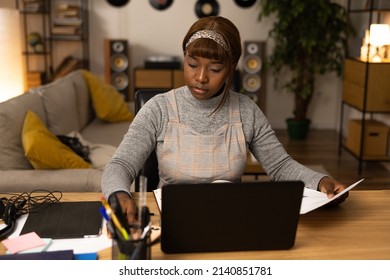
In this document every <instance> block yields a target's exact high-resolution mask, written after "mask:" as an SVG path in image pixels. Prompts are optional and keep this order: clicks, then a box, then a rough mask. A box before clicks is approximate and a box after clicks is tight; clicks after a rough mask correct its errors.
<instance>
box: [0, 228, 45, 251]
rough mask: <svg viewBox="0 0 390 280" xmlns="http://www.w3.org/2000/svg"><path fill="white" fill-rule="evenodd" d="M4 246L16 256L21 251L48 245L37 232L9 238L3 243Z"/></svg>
mask: <svg viewBox="0 0 390 280" xmlns="http://www.w3.org/2000/svg"><path fill="white" fill-rule="evenodd" d="M2 243H3V245H4V246H5V247H6V248H7V249H8V251H10V252H11V253H12V254H16V253H18V252H20V251H24V250H28V249H32V248H35V247H40V246H44V245H45V244H46V243H45V241H44V240H43V239H41V238H40V237H39V236H38V235H37V234H36V233H35V232H30V233H26V234H23V235H19V236H17V237H14V238H8V239H6V240H4V241H2Z"/></svg>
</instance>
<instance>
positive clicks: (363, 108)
mask: <svg viewBox="0 0 390 280" xmlns="http://www.w3.org/2000/svg"><path fill="white" fill-rule="evenodd" d="M387 2H388V1H378V0H360V1H359V0H353V1H352V0H348V13H349V16H350V20H351V23H352V24H353V26H354V27H355V31H356V35H355V36H352V35H351V36H349V38H348V52H347V56H346V59H345V64H344V80H343V97H342V104H341V114H340V132H339V154H340V155H341V152H342V149H345V150H347V151H348V152H350V153H351V154H352V155H353V156H354V157H356V158H357V160H358V161H359V166H358V173H359V174H361V172H362V164H363V162H369V161H390V157H389V154H388V151H387V145H388V131H389V128H388V127H387V126H386V125H385V124H383V123H380V122H378V121H376V120H375V119H374V114H390V79H389V78H388V77H390V56H389V57H387V58H386V57H385V58H383V59H382V61H381V62H373V61H372V60H370V59H369V57H370V52H372V51H373V50H372V49H370V47H371V46H370V45H368V49H370V50H371V51H368V52H367V57H364V55H363V56H362V57H361V45H362V39H363V38H362V35H364V34H365V30H369V28H370V25H371V24H373V23H386V24H390V5H389V3H387ZM385 5H387V6H385ZM359 31H360V32H359ZM347 107H349V108H354V110H357V111H358V112H359V113H360V115H361V117H360V119H355V120H349V125H348V135H347V136H346V137H344V135H343V134H344V128H343V126H344V122H345V118H346V116H345V110H346V108H347Z"/></svg>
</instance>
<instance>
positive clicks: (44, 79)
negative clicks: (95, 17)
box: [16, 0, 89, 90]
mask: <svg viewBox="0 0 390 280" xmlns="http://www.w3.org/2000/svg"><path fill="white" fill-rule="evenodd" d="M16 7H17V9H18V10H19V11H20V13H21V15H22V21H23V22H22V26H23V34H24V35H23V36H24V41H25V42H24V50H23V54H22V55H23V56H24V58H25V64H26V72H27V73H26V77H27V81H26V90H28V89H29V88H32V87H36V86H39V85H42V84H46V83H48V82H51V81H53V80H55V79H58V78H60V77H63V76H64V75H66V74H68V73H69V72H71V71H73V70H76V69H79V68H85V69H89V34H88V30H89V27H88V0H52V1H50V0H16Z"/></svg>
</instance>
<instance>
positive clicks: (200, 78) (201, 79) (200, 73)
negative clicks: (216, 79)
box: [196, 69, 208, 84]
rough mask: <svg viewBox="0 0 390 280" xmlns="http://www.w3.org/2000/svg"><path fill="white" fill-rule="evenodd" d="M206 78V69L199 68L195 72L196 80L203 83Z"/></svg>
mask: <svg viewBox="0 0 390 280" xmlns="http://www.w3.org/2000/svg"><path fill="white" fill-rule="evenodd" d="M207 80H208V77H207V71H206V69H199V71H198V72H197V73H196V81H197V82H199V83H202V84H204V83H206V82H207Z"/></svg>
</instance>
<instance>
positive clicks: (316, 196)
mask: <svg viewBox="0 0 390 280" xmlns="http://www.w3.org/2000/svg"><path fill="white" fill-rule="evenodd" d="M363 180H364V179H361V180H359V181H357V182H355V183H353V184H352V185H350V186H349V187H348V188H346V189H345V190H343V191H342V192H340V193H338V194H336V195H335V196H334V197H332V198H328V197H327V195H326V194H325V193H322V192H319V191H315V190H312V189H308V188H305V189H304V191H303V198H302V204H301V211H300V214H306V213H308V212H310V211H313V210H314V209H317V208H319V207H321V206H323V205H325V204H327V203H329V202H331V201H333V200H335V199H337V198H338V197H340V196H341V195H343V194H344V193H346V192H348V191H350V190H351V189H353V188H354V187H356V186H357V185H358V184H359V183H360V182H361V181H363Z"/></svg>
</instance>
